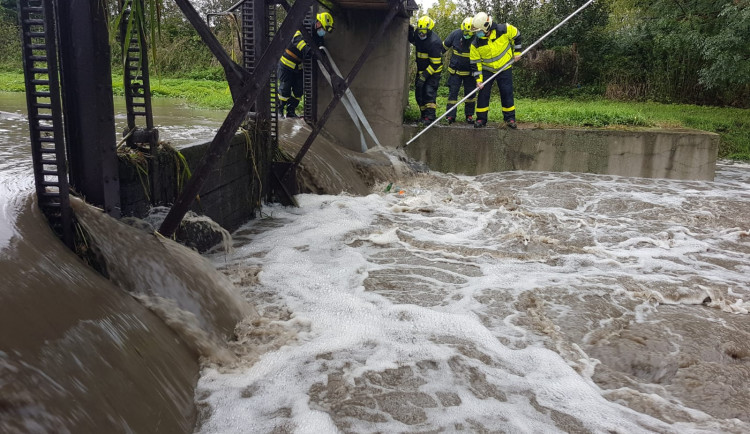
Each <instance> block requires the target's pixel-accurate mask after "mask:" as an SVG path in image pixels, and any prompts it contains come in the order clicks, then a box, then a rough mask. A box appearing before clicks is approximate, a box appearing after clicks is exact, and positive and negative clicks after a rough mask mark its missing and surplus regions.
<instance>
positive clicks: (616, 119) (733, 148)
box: [0, 72, 750, 160]
mask: <svg viewBox="0 0 750 434" xmlns="http://www.w3.org/2000/svg"><path fill="white" fill-rule="evenodd" d="M113 83H114V92H115V94H122V77H119V76H113ZM151 89H152V93H153V95H154V96H155V97H162V96H163V97H173V98H182V99H184V100H185V101H186V102H187V103H188V104H189V105H191V106H194V107H198V108H208V109H217V110H228V109H229V108H231V106H232V96H231V94H230V92H229V87H228V86H227V84H226V83H225V82H222V81H212V80H190V79H179V78H156V77H154V78H152V82H151ZM443 90H444V89H441V93H443V92H442V91H443ZM0 91H8V92H23V91H24V81H23V74H22V73H20V72H0ZM446 102H447V97H446V96H438V99H437V105H438V115H441V114H442V113H443V112H444V111H445V106H446ZM515 103H516V107H517V118H518V121H519V122H520V123H532V124H536V125H537V126H539V127H555V128H560V127H593V128H614V129H618V128H628V127H661V128H691V129H697V130H702V131H708V132H712V133H717V134H719V136H720V142H719V158H728V159H733V160H750V110H748V109H737V108H729V107H705V106H696V105H687V104H660V103H654V102H634V101H610V100H605V99H568V98H549V99H528V98H523V97H518V98H516V101H515ZM458 113H459V120H460V119H462V118H463V115H462V114H463V107H459V109H458ZM500 113H501V108H500V98H499V96H498V97H495V98H493V100H492V101H491V103H490V120H491V121H493V120H495V121H496V120H497V119H499V118H500ZM418 115H419V113H418V110H417V108H416V104H414V101H413V97H410V105H409V107H408V108H407V109H406V110H405V112H404V120H405V122H414V121H416V119H417V118H418Z"/></svg>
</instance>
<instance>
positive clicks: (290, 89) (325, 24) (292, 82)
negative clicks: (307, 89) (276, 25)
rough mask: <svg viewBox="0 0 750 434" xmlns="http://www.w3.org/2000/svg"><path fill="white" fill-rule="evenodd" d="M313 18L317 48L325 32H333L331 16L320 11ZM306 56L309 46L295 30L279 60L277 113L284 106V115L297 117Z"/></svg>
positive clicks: (281, 110)
mask: <svg viewBox="0 0 750 434" xmlns="http://www.w3.org/2000/svg"><path fill="white" fill-rule="evenodd" d="M315 18H316V19H317V21H315V34H314V35H313V39H314V42H315V45H316V48H318V47H322V46H323V44H324V39H323V37H324V36H325V35H326V33H331V32H333V17H332V16H331V14H330V13H328V12H321V13H319V14H318V15H316V16H315ZM308 56H310V46H309V45H307V43H306V42H305V40H304V39H303V38H302V32H300V31H299V30H297V33H295V34H294V38H292V42H291V43H290V44H289V46H288V47H287V49H286V50H285V51H284V54H282V55H281V59H280V60H279V94H278V96H279V115H282V114H284V108H286V117H288V118H296V117H297V113H296V110H297V106H298V105H299V101H300V98H302V92H303V91H304V80H303V71H302V62H303V61H304V59H305V58H307V57H308Z"/></svg>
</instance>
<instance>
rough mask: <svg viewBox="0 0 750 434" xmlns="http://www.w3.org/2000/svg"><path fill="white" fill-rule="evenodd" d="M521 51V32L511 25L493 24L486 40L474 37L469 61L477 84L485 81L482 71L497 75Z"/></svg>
mask: <svg viewBox="0 0 750 434" xmlns="http://www.w3.org/2000/svg"><path fill="white" fill-rule="evenodd" d="M520 50H521V32H519V31H518V29H517V28H515V27H514V26H512V25H510V24H496V23H495V24H492V26H491V27H490V31H489V32H488V34H487V35H486V36H485V37H484V38H479V37H474V40H473V41H472V43H471V49H470V51H469V59H470V62H471V65H472V70H473V74H474V76H475V77H476V79H477V82H479V81H483V76H482V71H488V72H491V73H493V74H494V73H495V72H497V71H499V70H501V69H502V68H503V66H505V64H506V63H508V62H510V60H511V59H512V58H513V55H514V52H516V51H520Z"/></svg>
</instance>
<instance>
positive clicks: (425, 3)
mask: <svg viewBox="0 0 750 434" xmlns="http://www.w3.org/2000/svg"><path fill="white" fill-rule="evenodd" d="M416 2H417V4H418V5H420V6H422V9H423V10H425V11H426V10H427V9H429V8H430V7H432V5H434V4H435V3H437V0H416Z"/></svg>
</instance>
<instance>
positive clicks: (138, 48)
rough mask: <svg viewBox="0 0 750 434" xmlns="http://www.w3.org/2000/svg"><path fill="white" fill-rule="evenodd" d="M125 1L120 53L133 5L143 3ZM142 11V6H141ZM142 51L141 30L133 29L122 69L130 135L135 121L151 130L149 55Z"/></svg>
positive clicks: (152, 121)
mask: <svg viewBox="0 0 750 434" xmlns="http://www.w3.org/2000/svg"><path fill="white" fill-rule="evenodd" d="M124 1H125V13H124V14H123V19H122V21H121V26H120V41H122V48H123V50H125V45H126V44H125V37H126V35H125V32H126V29H127V24H128V22H129V21H130V11H131V10H132V5H133V2H134V1H137V2H143V0H124ZM141 7H143V6H142V5H141ZM145 49H146V38H145V37H144V35H143V29H139V30H137V31H136V29H135V27H133V30H132V31H131V34H130V44H129V46H128V48H127V50H128V52H127V55H126V56H125V65H124V92H125V107H126V109H127V116H128V130H129V131H133V130H134V129H135V128H136V127H137V126H138V122H137V118H143V121H145V124H146V130H148V131H151V130H152V129H153V128H154V116H153V111H152V110H151V83H150V80H149V74H148V53H145V52H144V51H145ZM141 125H143V124H141ZM131 143H132V142H131Z"/></svg>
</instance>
